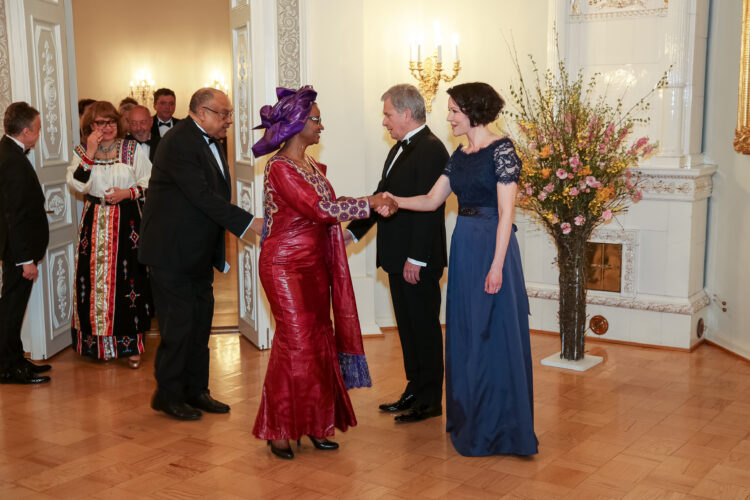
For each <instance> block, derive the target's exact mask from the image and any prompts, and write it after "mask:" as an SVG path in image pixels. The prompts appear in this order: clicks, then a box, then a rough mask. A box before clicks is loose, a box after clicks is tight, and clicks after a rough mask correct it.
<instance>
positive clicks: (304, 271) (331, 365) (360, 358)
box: [253, 155, 371, 440]
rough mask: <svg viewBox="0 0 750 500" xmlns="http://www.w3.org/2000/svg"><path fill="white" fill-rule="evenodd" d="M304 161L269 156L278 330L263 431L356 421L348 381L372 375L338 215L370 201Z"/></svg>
mask: <svg viewBox="0 0 750 500" xmlns="http://www.w3.org/2000/svg"><path fill="white" fill-rule="evenodd" d="M307 163H308V165H309V166H312V167H313V168H312V171H307V170H305V169H302V168H299V166H297V165H295V164H294V163H293V162H292V160H290V159H288V158H286V157H284V156H280V155H277V156H274V157H273V158H271V160H270V161H269V162H268V164H267V165H266V171H265V178H264V193H265V207H264V219H265V221H264V222H265V225H264V228H263V239H262V249H261V253H260V262H259V266H258V268H259V272H260V281H261V283H262V284H263V288H264V290H265V291H266V296H267V297H268V301H269V302H270V304H271V311H272V313H273V317H274V319H275V320H276V333H275V335H274V339H273V345H272V348H271V356H270V359H269V362H268V370H267V371H266V379H265V382H264V384H263V395H262V400H261V403H260V408H259V409H258V416H257V418H256V420H255V427H254V429H253V434H254V435H255V436H256V437H258V438H260V439H292V440H295V439H299V438H300V437H301V436H302V435H304V434H310V435H312V436H315V437H318V438H323V437H326V436H332V435H333V434H334V427H336V428H338V429H340V430H342V431H345V430H346V429H347V428H348V427H349V426H354V425H356V424H357V420H356V418H355V417H354V410H353V409H352V404H351V401H350V399H349V395H348V394H347V388H352V387H363V386H370V385H371V383H370V375H369V372H368V370H367V364H366V361H365V358H364V350H363V347H362V336H361V332H360V329H359V319H358V317H357V306H356V303H355V301H354V291H353V289H352V281H351V277H350V275H349V265H348V263H347V259H346V250H345V246H344V241H343V236H342V233H341V226H340V224H339V223H340V222H344V221H350V220H355V219H362V218H366V217H369V215H370V207H369V205H368V203H367V199H366V198H348V197H341V198H338V199H337V198H336V195H335V194H334V192H333V187H331V184H330V183H329V182H328V180H327V179H326V177H325V171H326V167H325V165H322V164H320V163H317V162H315V160H313V159H312V158H310V157H307ZM331 306H333V308H331ZM331 309H332V310H333V322H332V321H331ZM334 324H335V327H334Z"/></svg>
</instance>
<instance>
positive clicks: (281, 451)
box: [268, 439, 294, 460]
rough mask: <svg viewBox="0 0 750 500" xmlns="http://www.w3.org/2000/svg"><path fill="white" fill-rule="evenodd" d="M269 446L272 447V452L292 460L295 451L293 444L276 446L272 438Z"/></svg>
mask: <svg viewBox="0 0 750 500" xmlns="http://www.w3.org/2000/svg"><path fill="white" fill-rule="evenodd" d="M268 446H270V447H271V453H273V454H274V455H276V456H277V457H279V458H283V459H285V460H291V459H293V458H294V452H293V451H292V447H291V446H290V447H289V448H276V447H275V446H274V445H273V443H272V442H271V440H270V439H269V440H268Z"/></svg>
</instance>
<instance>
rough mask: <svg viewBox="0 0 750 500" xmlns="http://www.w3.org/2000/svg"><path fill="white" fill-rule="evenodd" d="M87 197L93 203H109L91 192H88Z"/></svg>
mask: <svg viewBox="0 0 750 500" xmlns="http://www.w3.org/2000/svg"><path fill="white" fill-rule="evenodd" d="M85 198H86V201H90V202H91V203H94V204H96V205H106V203H107V202H106V201H104V200H103V199H102V198H97V197H96V196H91V195H90V194H87V195H86V196H85Z"/></svg>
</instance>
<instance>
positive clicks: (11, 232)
mask: <svg viewBox="0 0 750 500" xmlns="http://www.w3.org/2000/svg"><path fill="white" fill-rule="evenodd" d="M3 126H4V127H5V135H4V136H3V138H2V139H0V225H2V226H3V230H2V232H4V233H5V234H6V239H5V242H4V243H3V244H2V246H0V256H1V257H2V261H3V286H2V294H1V295H0V383H3V384H40V383H44V382H49V381H50V378H49V377H48V376H46V375H39V374H40V373H42V372H46V371H47V370H49V369H50V368H51V367H50V365H35V364H33V363H32V362H31V361H29V360H27V359H26V358H25V357H24V351H23V344H22V342H21V325H22V324H23V317H24V315H25V314H26V307H27V306H28V303H29V297H30V296H31V288H32V286H33V285H34V280H36V279H37V277H38V276H39V269H38V268H37V263H38V262H39V261H40V260H42V258H43V257H44V252H45V251H46V250H47V243H49V225H48V223H47V213H46V210H45V208H44V205H45V201H44V193H43V192H42V186H41V185H40V184H39V179H38V178H37V176H36V172H35V171H34V167H32V166H31V162H29V160H28V158H26V154H27V153H28V152H29V150H30V149H31V148H33V147H34V146H35V145H36V142H37V140H38V139H39V131H40V130H41V121H40V118H39V112H38V111H37V110H36V109H34V108H32V107H31V106H29V105H28V104H27V103H25V102H14V103H13V104H11V105H10V106H8V108H7V109H6V110H5V117H4V120H3Z"/></svg>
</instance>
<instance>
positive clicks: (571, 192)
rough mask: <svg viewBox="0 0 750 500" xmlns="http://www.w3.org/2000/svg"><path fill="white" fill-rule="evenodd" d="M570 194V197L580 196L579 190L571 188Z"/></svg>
mask: <svg viewBox="0 0 750 500" xmlns="http://www.w3.org/2000/svg"><path fill="white" fill-rule="evenodd" d="M568 193H570V196H575V195H577V194H578V188H570V191H568Z"/></svg>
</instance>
